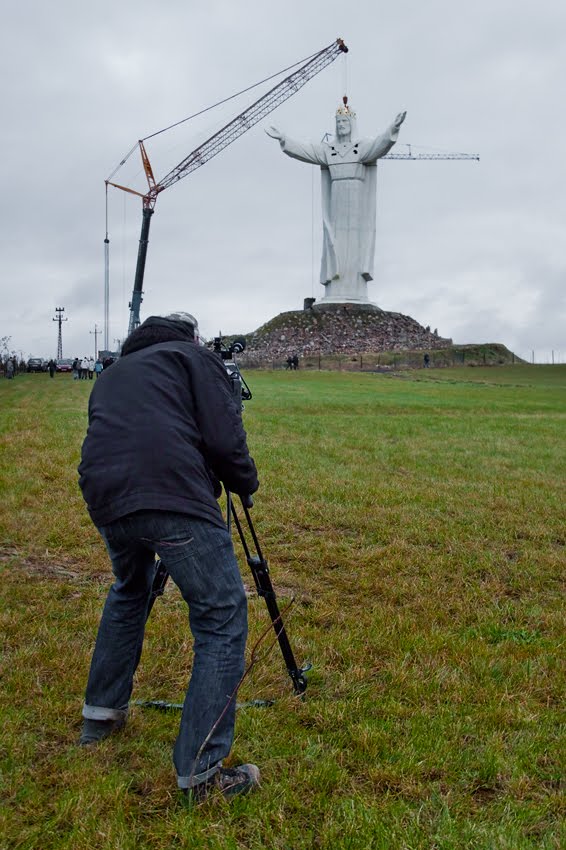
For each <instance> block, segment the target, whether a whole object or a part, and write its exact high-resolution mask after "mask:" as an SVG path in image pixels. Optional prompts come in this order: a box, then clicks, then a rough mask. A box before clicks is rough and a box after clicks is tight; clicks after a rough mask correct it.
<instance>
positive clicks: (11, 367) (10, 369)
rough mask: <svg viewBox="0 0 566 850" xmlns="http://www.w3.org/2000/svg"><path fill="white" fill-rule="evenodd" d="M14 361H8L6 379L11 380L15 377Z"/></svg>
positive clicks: (9, 359)
mask: <svg viewBox="0 0 566 850" xmlns="http://www.w3.org/2000/svg"><path fill="white" fill-rule="evenodd" d="M14 371H15V370H14V361H13V360H12V358H11V357H8V359H7V361H6V377H7V378H9V379H10V380H11V379H12V378H13V377H14Z"/></svg>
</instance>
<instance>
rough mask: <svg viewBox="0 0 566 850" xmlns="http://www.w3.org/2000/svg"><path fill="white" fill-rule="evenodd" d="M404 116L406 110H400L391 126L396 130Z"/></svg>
mask: <svg viewBox="0 0 566 850" xmlns="http://www.w3.org/2000/svg"><path fill="white" fill-rule="evenodd" d="M406 116H407V113H406V112H400V113H399V115H398V116H397V117H396V118H395V121H394V122H393V126H394V127H395V128H396V129H397V130H398V129H399V127H400V126H401V124H402V123H403V121H404V120H405V118H406Z"/></svg>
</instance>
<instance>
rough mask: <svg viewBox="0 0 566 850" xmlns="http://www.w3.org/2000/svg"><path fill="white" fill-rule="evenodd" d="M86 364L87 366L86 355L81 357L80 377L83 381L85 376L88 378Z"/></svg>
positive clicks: (85, 378)
mask: <svg viewBox="0 0 566 850" xmlns="http://www.w3.org/2000/svg"><path fill="white" fill-rule="evenodd" d="M88 366H89V362H88V357H83V359H82V360H81V375H80V376H81V379H82V380H83V381H86V380H87V378H88Z"/></svg>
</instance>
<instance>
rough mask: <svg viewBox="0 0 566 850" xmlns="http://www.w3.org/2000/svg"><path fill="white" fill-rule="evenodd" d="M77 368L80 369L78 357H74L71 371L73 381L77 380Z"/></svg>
mask: <svg viewBox="0 0 566 850" xmlns="http://www.w3.org/2000/svg"><path fill="white" fill-rule="evenodd" d="M79 370H80V363H79V358H78V357H75V359H74V360H73V366H72V371H73V381H78V379H79Z"/></svg>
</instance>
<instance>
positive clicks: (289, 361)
mask: <svg viewBox="0 0 566 850" xmlns="http://www.w3.org/2000/svg"><path fill="white" fill-rule="evenodd" d="M285 368H286V369H292V368H293V358H292V357H290V356H289V357H288V358H287V360H286V361H285Z"/></svg>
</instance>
